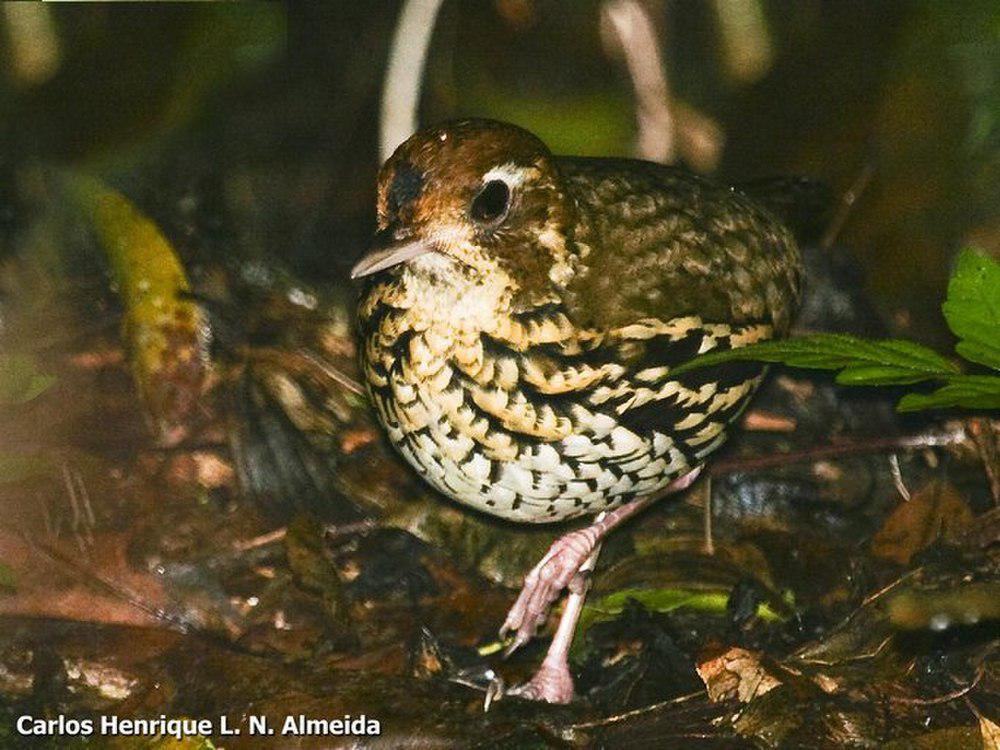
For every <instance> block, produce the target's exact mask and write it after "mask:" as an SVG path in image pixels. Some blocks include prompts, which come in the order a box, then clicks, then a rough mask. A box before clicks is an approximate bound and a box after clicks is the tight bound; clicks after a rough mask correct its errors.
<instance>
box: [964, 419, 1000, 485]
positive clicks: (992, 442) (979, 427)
mask: <svg viewBox="0 0 1000 750" xmlns="http://www.w3.org/2000/svg"><path fill="white" fill-rule="evenodd" d="M969 434H970V435H972V442H974V443H975V445H976V450H977V451H978V453H979V457H980V458H981V459H982V460H983V469H984V470H985V471H986V479H987V481H988V482H989V485H990V494H991V495H992V496H993V503H994V504H995V505H1000V435H998V434H997V431H996V429H995V428H994V426H993V422H991V421H990V420H989V419H973V420H969Z"/></svg>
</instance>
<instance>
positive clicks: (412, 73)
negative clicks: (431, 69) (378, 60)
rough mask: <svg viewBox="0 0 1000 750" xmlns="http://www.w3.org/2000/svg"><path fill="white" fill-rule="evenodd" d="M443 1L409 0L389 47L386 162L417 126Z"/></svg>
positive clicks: (382, 147) (383, 134)
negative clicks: (431, 47) (426, 74)
mask: <svg viewBox="0 0 1000 750" xmlns="http://www.w3.org/2000/svg"><path fill="white" fill-rule="evenodd" d="M442 1H443V0H406V1H405V2H404V3H403V9H402V10H401V11H400V14H399V20H398V21H397V22H396V32H395V34H393V37H392V46H391V47H390V48H389V64H388V66H387V67H386V71H385V83H384V85H383V87H382V111H381V114H380V136H379V154H380V157H381V160H382V161H385V160H386V159H388V158H389V157H390V156H392V152H393V151H395V150H396V146H398V145H399V144H400V143H402V142H403V141H405V140H406V139H407V138H408V137H409V136H410V134H411V133H413V131H415V130H416V129H417V110H418V106H419V104H420V88H421V87H420V82H421V79H422V78H423V75H424V63H425V62H426V61H427V50H428V48H429V47H430V44H431V36H432V35H433V33H434V22H435V20H436V19H437V14H438V11H439V10H440V9H441V3H442Z"/></svg>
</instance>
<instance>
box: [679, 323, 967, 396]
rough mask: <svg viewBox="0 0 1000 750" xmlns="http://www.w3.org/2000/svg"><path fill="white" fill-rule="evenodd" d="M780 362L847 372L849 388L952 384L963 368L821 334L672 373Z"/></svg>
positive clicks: (704, 360) (922, 352)
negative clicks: (936, 381) (942, 381)
mask: <svg viewBox="0 0 1000 750" xmlns="http://www.w3.org/2000/svg"><path fill="white" fill-rule="evenodd" d="M748 360H749V361H761V362H776V363H781V364H785V365H790V366H792V367H808V368H814V369H819V370H842V371H843V372H841V373H840V375H839V376H838V378H837V380H838V382H841V383H843V384H844V385H905V384H909V383H919V382H921V381H924V380H933V379H941V378H950V377H953V376H954V375H956V374H958V372H959V370H958V368H957V367H956V366H955V365H954V364H953V363H951V362H949V361H948V360H947V359H945V358H944V357H942V356H941V355H940V354H938V353H937V352H935V351H934V350H933V349H928V348H927V347H926V346H921V345H920V344H915V343H913V342H912V341H901V340H896V339H888V340H883V341H865V340H864V339H859V338H857V337H856V336H848V335H846V334H839V333H817V334H814V335H812V336H801V337H798V338H794V339H786V340H783V341H764V342H761V343H758V344H751V345H750V346H745V347H742V348H740V349H729V350H726V351H720V352H708V353H706V354H702V355H701V356H699V357H695V358H694V359H693V360H691V361H690V362H687V363H685V364H683V365H681V366H680V367H676V368H674V369H673V371H672V372H671V374H672V375H679V374H681V373H683V372H687V371H688V370H693V369H696V368H699V367H706V366H709V365H716V364H722V363H724V362H734V361H748Z"/></svg>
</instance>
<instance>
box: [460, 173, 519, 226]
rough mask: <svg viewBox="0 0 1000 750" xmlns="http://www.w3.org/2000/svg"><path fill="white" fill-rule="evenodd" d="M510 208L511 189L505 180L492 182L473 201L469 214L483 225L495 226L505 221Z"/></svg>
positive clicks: (484, 186)
mask: <svg viewBox="0 0 1000 750" xmlns="http://www.w3.org/2000/svg"><path fill="white" fill-rule="evenodd" d="M509 208H510V188H509V187H507V183H506V182H504V181H503V180H490V181H489V182H487V183H486V184H485V185H483V189H482V190H480V191H479V193H478V194H477V195H476V197H475V198H473V199H472V208H471V209H470V210H469V213H470V214H472V218H473V219H475V220H476V221H478V222H480V223H483V224H493V223H495V222H497V221H500V220H501V219H503V217H504V216H506V215H507V210H508V209H509Z"/></svg>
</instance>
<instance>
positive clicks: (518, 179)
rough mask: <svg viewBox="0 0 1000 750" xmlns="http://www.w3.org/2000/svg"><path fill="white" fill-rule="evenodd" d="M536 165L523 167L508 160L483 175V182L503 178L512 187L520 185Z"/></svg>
mask: <svg viewBox="0 0 1000 750" xmlns="http://www.w3.org/2000/svg"><path fill="white" fill-rule="evenodd" d="M533 170H534V167H521V166H518V165H517V164H514V163H513V162H508V163H506V164H501V165H500V166H499V167H493V169H491V170H490V171H489V172H487V173H486V174H484V175H483V184H484V185H485V184H486V183H487V182H490V181H492V180H502V181H503V182H506V183H507V186H508V187H510V188H516V187H519V186H520V185H521V184H523V183H524V181H525V180H526V179H527V178H528V176H529V175H530V174H531V172H532V171H533Z"/></svg>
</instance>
